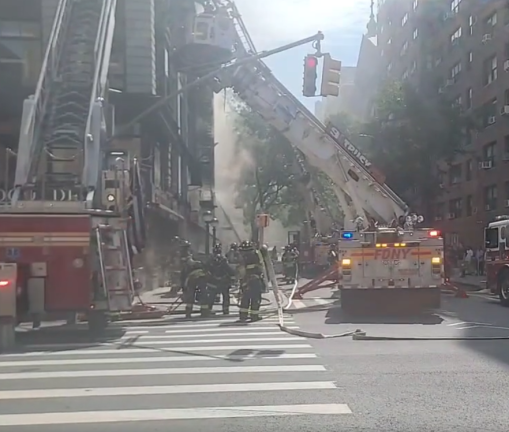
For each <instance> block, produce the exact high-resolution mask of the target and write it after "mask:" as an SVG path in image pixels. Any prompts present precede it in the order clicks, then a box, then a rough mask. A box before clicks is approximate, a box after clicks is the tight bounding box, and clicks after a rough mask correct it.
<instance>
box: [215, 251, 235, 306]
mask: <svg viewBox="0 0 509 432" xmlns="http://www.w3.org/2000/svg"><path fill="white" fill-rule="evenodd" d="M208 272H209V274H210V279H209V283H208V285H209V287H210V289H211V292H210V297H209V299H210V308H211V309H212V307H213V306H214V300H215V298H216V296H218V295H221V297H222V306H223V314H224V315H228V314H229V313H230V288H231V286H232V281H233V280H234V279H235V272H234V270H233V269H232V268H231V267H230V265H229V264H228V261H227V260H226V257H225V256H224V255H223V252H222V250H221V245H220V244H216V245H215V246H214V249H213V253H212V258H211V259H210V261H209V262H208Z"/></svg>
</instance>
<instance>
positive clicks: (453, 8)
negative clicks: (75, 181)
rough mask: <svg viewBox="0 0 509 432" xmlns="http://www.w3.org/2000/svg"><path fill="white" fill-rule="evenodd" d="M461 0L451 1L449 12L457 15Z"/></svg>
mask: <svg viewBox="0 0 509 432" xmlns="http://www.w3.org/2000/svg"><path fill="white" fill-rule="evenodd" d="M460 3H461V0H452V1H451V12H454V13H458V11H459V10H460Z"/></svg>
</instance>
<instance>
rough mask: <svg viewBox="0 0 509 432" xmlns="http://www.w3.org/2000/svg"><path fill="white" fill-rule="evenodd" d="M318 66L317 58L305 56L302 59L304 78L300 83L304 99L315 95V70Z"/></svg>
mask: <svg viewBox="0 0 509 432" xmlns="http://www.w3.org/2000/svg"><path fill="white" fill-rule="evenodd" d="M317 66H318V58H317V57H315V56H314V55H311V54H310V55H307V56H306V57H305V58H304V77H303V83H302V95H303V96H305V97H313V96H315V95H316V78H317V73H316V69H317Z"/></svg>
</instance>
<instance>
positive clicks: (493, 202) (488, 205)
mask: <svg viewBox="0 0 509 432" xmlns="http://www.w3.org/2000/svg"><path fill="white" fill-rule="evenodd" d="M497 198H498V197H497V185H490V186H487V187H485V188H484V208H485V209H486V211H492V210H496V209H497Z"/></svg>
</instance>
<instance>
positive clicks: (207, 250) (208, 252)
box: [205, 222, 210, 255]
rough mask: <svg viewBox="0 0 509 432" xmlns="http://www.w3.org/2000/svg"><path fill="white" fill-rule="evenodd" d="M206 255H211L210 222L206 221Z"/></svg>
mask: <svg viewBox="0 0 509 432" xmlns="http://www.w3.org/2000/svg"><path fill="white" fill-rule="evenodd" d="M205 255H210V222H205Z"/></svg>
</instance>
